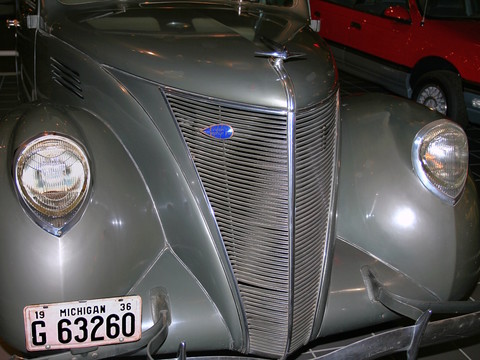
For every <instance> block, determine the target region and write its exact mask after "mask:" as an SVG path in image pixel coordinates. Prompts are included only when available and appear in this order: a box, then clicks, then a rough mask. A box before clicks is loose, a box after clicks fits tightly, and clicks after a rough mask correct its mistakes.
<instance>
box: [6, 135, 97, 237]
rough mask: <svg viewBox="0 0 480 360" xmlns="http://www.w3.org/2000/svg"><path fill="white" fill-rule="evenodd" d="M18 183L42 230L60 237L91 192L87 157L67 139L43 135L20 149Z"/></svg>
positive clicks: (16, 165) (17, 163)
mask: <svg viewBox="0 0 480 360" xmlns="http://www.w3.org/2000/svg"><path fill="white" fill-rule="evenodd" d="M15 183H16V186H17V190H18V193H19V194H20V196H21V198H22V199H23V200H24V202H25V203H26V204H27V205H28V206H29V207H30V208H31V209H33V210H34V212H35V215H36V216H37V218H38V219H40V220H41V221H42V223H43V224H42V227H44V228H45V229H46V230H48V231H50V232H52V233H54V234H55V235H60V234H61V233H62V231H61V229H62V228H63V227H64V226H65V225H66V224H67V223H68V222H69V221H70V220H71V218H72V216H73V215H74V214H75V212H76V211H77V210H78V208H79V207H80V206H81V204H82V203H83V200H84V199H85V197H86V194H87V193H88V190H89V186H90V165H89V161H88V158H87V155H86V153H85V151H84V150H83V148H82V147H81V146H80V145H78V144H77V143H76V142H75V141H73V140H71V139H69V138H67V137H65V136H60V135H54V134H48V135H43V136H41V137H38V138H36V139H34V140H32V141H30V142H28V143H27V144H26V145H25V146H24V147H22V148H21V149H19V151H18V153H17V155H16V163H15Z"/></svg>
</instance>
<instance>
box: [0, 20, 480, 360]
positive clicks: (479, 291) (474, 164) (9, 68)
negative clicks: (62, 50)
mask: <svg viewBox="0 0 480 360" xmlns="http://www.w3.org/2000/svg"><path fill="white" fill-rule="evenodd" d="M4 20H5V19H4V18H1V17H0V116H1V115H2V114H4V113H6V112H7V111H8V110H9V109H11V108H12V107H14V106H15V105H17V103H18V102H17V97H16V86H17V84H16V78H15V76H14V73H15V65H14V64H15V62H14V58H13V57H11V56H1V55H2V54H3V55H9V53H7V52H5V51H8V50H13V49H14V42H13V34H12V32H11V31H10V32H8V31H6V30H5V29H4V28H3V24H4V23H5V21H4ZM2 51H3V52H2ZM341 88H342V96H348V95H349V94H354V93H361V92H372V91H375V92H384V90H383V89H382V88H381V87H379V86H376V85H373V84H371V83H368V82H365V81H362V80H359V79H357V78H354V77H351V76H348V75H346V74H341ZM467 135H468V137H469V145H470V173H471V175H472V176H473V177H474V179H475V181H476V183H477V184H479V182H480V127H478V126H470V127H469V128H468V129H467ZM479 185H480V184H479ZM471 300H477V301H480V284H479V285H478V286H477V288H476V289H475V291H474V293H473V294H472V296H471ZM381 330H382V329H379V328H374V329H368V330H367V331H366V332H357V333H355V334H348V335H347V336H339V337H335V338H328V339H323V340H322V341H321V342H319V343H317V344H315V345H314V346H313V347H311V348H306V349H304V351H303V352H301V353H300V354H298V355H296V360H297V359H298V360H316V359H319V358H320V357H321V356H322V355H324V354H326V353H328V352H330V351H332V350H334V349H336V348H338V347H340V346H342V345H343V344H346V343H351V342H352V341H353V340H358V339H362V338H365V337H367V336H370V335H371V334H372V333H375V332H378V331H381ZM5 359H8V353H7V351H6V350H5V349H4V348H2V347H1V342H0V360H5ZM389 359H391V360H393V359H395V360H399V359H406V357H405V356H404V355H403V354H398V355H395V356H388V357H386V358H384V359H383V360H389ZM419 359H422V360H467V359H468V360H477V359H480V336H477V337H474V338H471V339H467V340H465V341H460V342H455V343H451V344H448V345H442V346H437V347H432V348H427V349H422V350H421V352H420V355H419Z"/></svg>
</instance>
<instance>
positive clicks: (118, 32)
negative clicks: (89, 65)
mask: <svg viewBox="0 0 480 360" xmlns="http://www.w3.org/2000/svg"><path fill="white" fill-rule="evenodd" d="M96 6H98V5H96ZM119 6H120V5H115V6H111V5H110V6H109V7H105V8H85V9H83V11H79V10H78V8H77V9H76V11H70V13H69V12H67V13H66V14H63V15H62V17H61V18H59V19H58V20H56V21H54V22H53V23H52V24H51V27H50V29H51V33H52V34H53V35H54V36H56V37H58V38H60V39H61V40H63V41H65V42H67V43H69V44H70V45H72V46H74V47H76V48H77V49H79V50H80V51H82V52H83V53H84V54H87V55H88V56H89V57H90V58H93V59H94V60H95V61H97V62H98V63H100V64H101V65H104V66H106V67H112V68H115V69H117V70H122V71H124V72H125V73H128V74H132V75H135V76H138V77H141V78H145V79H148V80H150V81H153V82H156V83H159V84H162V85H166V86H171V87H175V88H178V89H182V90H187V91H190V92H194V93H199V94H204V95H207V96H212V97H217V98H224V99H231V100H235V101H238V102H243V103H249V104H257V105H261V106H269V107H279V108H284V107H286V100H285V90H284V89H283V87H282V85H281V82H280V81H278V80H279V75H278V73H277V72H276V71H275V70H274V68H273V66H272V65H271V61H269V59H268V57H265V56H259V55H258V54H257V52H262V51H263V52H265V51H266V50H269V48H268V46H267V45H266V43H267V42H269V43H272V42H273V43H277V44H279V45H282V46H286V48H287V49H288V51H289V52H301V53H303V54H304V55H303V56H302V57H300V58H295V59H292V60H291V61H286V62H285V67H286V68H287V71H288V73H289V75H290V76H291V77H292V81H293V84H294V86H295V84H297V85H296V86H295V88H296V96H297V104H298V105H299V106H308V105H310V104H312V103H315V102H318V101H319V100H321V99H324V98H325V97H326V96H328V95H329V94H330V93H331V92H332V91H334V89H335V88H336V81H337V79H336V73H335V70H334V66H333V58H332V56H331V54H330V51H329V50H328V48H327V47H326V46H325V44H324V43H323V42H322V41H321V40H320V38H319V37H318V36H317V35H316V34H315V33H314V32H313V31H311V30H310V29H309V28H308V26H307V23H306V22H305V20H304V19H302V18H300V17H298V16H295V15H294V14H293V13H289V12H288V11H287V10H285V9H283V8H276V9H274V10H270V9H269V8H270V7H263V8H258V6H257V7H256V6H247V7H243V8H242V9H239V8H238V7H233V6H231V5H228V4H219V3H216V4H208V3H203V4H201V5H198V4H197V5H196V4H195V3H193V4H192V3H189V4H185V3H160V4H158V3H157V4H154V5H148V6H146V5H143V6H141V5H138V4H135V5H128V6H127V5H121V6H120V7H119ZM265 39H267V40H265ZM300 82H301V85H300Z"/></svg>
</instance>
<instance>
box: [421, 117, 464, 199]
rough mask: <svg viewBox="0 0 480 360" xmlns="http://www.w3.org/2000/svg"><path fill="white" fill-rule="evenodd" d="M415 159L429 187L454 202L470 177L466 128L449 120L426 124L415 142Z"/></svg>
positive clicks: (442, 197)
mask: <svg viewBox="0 0 480 360" xmlns="http://www.w3.org/2000/svg"><path fill="white" fill-rule="evenodd" d="M412 163H413V168H414V169H415V172H416V174H417V175H418V177H419V178H420V180H421V181H422V183H423V184H424V185H425V186H426V187H427V189H429V190H430V191H431V192H432V193H434V194H435V195H437V196H438V197H439V198H440V199H442V200H443V201H446V202H448V203H449V204H452V205H454V204H455V203H456V202H457V200H458V199H459V198H460V196H461V195H462V192H463V189H464V187H465V182H466V180H467V173H468V141H467V136H466V135H465V132H464V131H463V129H462V128H461V127H460V126H458V125H457V124H455V123H453V122H451V121H448V120H437V121H434V122H433V123H430V124H428V125H426V126H425V127H424V128H423V129H422V130H420V131H419V133H418V134H417V135H416V137H415V140H414V142H413V147H412Z"/></svg>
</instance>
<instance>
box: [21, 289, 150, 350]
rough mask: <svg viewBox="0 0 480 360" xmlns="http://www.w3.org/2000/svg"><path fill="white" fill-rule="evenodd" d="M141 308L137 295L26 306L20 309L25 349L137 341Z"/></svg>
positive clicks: (52, 348) (69, 347) (54, 348)
mask: <svg viewBox="0 0 480 360" xmlns="http://www.w3.org/2000/svg"><path fill="white" fill-rule="evenodd" d="M141 310H142V299H141V297H140V296H125V297H117V298H108V299H95V300H88V301H73V302H65V303H56V304H44V305H31V306H27V307H25V308H24V309H23V317H24V322H25V338H26V347H27V350H28V351H40V350H58V349H72V348H82V347H91V346H100V345H108V344H118V343H125V342H132V341H137V340H139V339H140V337H141V313H142V311H141Z"/></svg>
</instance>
